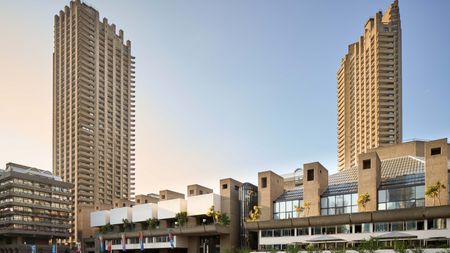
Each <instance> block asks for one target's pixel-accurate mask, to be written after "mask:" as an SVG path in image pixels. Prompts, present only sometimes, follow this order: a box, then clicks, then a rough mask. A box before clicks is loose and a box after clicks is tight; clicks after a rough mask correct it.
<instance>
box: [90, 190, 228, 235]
mask: <svg viewBox="0 0 450 253" xmlns="http://www.w3.org/2000/svg"><path fill="white" fill-rule="evenodd" d="M211 206H214V207H215V209H216V210H220V196H219V195H217V194H214V193H211V194H204V195H198V196H192V197H188V198H187V199H171V200H163V201H159V202H158V203H157V204H153V203H152V204H142V205H135V206H133V207H122V208H114V209H111V210H104V211H97V212H92V213H91V227H100V226H104V225H106V224H111V225H116V224H123V221H124V220H125V219H126V220H128V221H130V222H133V223H135V222H145V221H146V220H148V219H152V218H156V219H159V220H165V219H173V218H175V217H176V215H177V214H178V213H181V212H187V215H188V216H199V215H206V213H207V211H208V209H209V208H210V207H211Z"/></svg>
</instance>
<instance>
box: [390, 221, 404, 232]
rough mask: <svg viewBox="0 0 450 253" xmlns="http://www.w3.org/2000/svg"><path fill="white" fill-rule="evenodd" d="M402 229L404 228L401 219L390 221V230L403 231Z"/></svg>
mask: <svg viewBox="0 0 450 253" xmlns="http://www.w3.org/2000/svg"><path fill="white" fill-rule="evenodd" d="M403 230H405V229H404V227H403V221H398V222H392V223H391V231H403Z"/></svg>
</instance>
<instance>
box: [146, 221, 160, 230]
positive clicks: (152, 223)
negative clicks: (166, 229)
mask: <svg viewBox="0 0 450 253" xmlns="http://www.w3.org/2000/svg"><path fill="white" fill-rule="evenodd" d="M145 222H146V223H147V226H148V228H149V229H156V228H157V227H158V226H159V220H158V219H157V218H150V219H147V220H146V221H145Z"/></svg>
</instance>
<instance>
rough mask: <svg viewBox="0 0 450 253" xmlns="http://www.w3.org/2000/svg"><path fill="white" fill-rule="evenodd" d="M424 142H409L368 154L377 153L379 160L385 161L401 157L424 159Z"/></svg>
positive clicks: (372, 150) (385, 147)
mask: <svg viewBox="0 0 450 253" xmlns="http://www.w3.org/2000/svg"><path fill="white" fill-rule="evenodd" d="M424 148H425V142H424V141H410V142H404V143H400V144H396V145H391V146H384V147H379V148H374V149H370V150H369V151H368V152H377V154H378V157H379V158H380V160H386V159H391V158H396V157H401V156H416V157H424Z"/></svg>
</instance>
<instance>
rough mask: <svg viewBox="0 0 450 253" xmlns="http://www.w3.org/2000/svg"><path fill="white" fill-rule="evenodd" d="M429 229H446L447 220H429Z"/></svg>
mask: <svg viewBox="0 0 450 253" xmlns="http://www.w3.org/2000/svg"><path fill="white" fill-rule="evenodd" d="M427 223H428V229H445V228H446V220H445V219H429V220H428V221H427Z"/></svg>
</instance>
